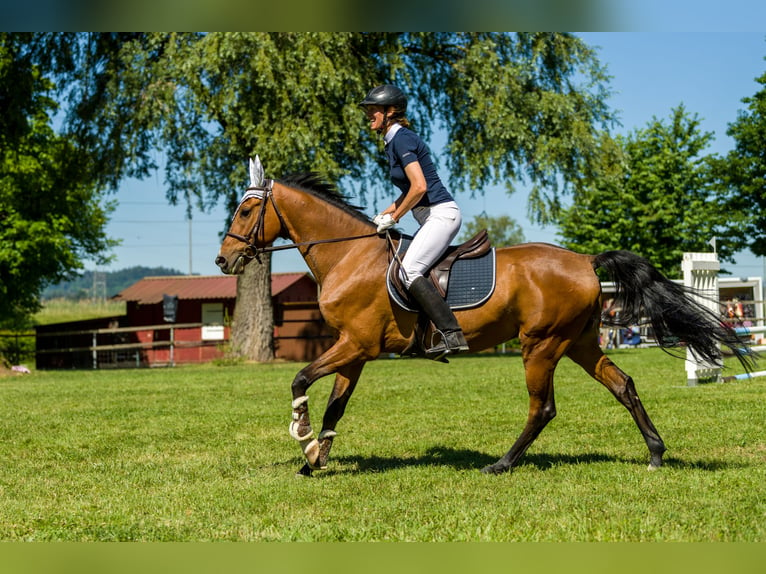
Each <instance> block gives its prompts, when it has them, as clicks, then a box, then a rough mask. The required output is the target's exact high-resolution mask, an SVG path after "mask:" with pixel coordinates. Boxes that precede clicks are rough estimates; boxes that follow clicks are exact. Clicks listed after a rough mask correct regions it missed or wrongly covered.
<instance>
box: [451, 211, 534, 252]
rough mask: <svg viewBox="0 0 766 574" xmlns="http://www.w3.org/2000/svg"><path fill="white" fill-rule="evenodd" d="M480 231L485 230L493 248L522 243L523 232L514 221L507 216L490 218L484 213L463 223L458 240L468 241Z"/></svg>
mask: <svg viewBox="0 0 766 574" xmlns="http://www.w3.org/2000/svg"><path fill="white" fill-rule="evenodd" d="M482 229H486V230H487V233H489V238H490V240H491V241H492V245H493V246H495V247H508V246H510V245H517V244H519V243H524V231H523V230H522V229H521V226H520V225H519V224H518V223H517V222H516V220H514V219H513V218H511V217H509V216H507V215H498V216H490V215H487V214H484V213H482V214H480V215H477V216H475V217H474V218H473V219H472V220H470V221H466V222H464V223H463V226H462V232H461V234H460V240H461V241H468V240H469V239H470V238H471V237H473V236H474V235H476V234H477V233H479V232H480V231H481V230H482Z"/></svg>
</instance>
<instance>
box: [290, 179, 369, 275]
mask: <svg viewBox="0 0 766 574" xmlns="http://www.w3.org/2000/svg"><path fill="white" fill-rule="evenodd" d="M289 189H290V191H289V193H285V194H283V195H282V197H283V200H282V202H281V205H278V207H279V209H281V210H282V217H283V219H284V224H285V226H286V227H287V231H288V235H289V236H290V239H291V240H292V241H293V243H305V242H313V241H322V240H325V239H340V238H346V237H354V236H357V235H367V234H370V233H373V232H374V231H375V228H374V227H372V226H371V225H368V224H366V223H365V222H363V221H360V220H359V219H357V218H356V217H354V216H353V215H351V214H349V213H346V212H345V211H344V210H343V209H341V208H340V207H337V206H335V205H332V204H331V203H329V202H327V201H325V200H323V199H321V198H319V197H316V196H314V195H313V194H310V193H307V192H303V191H300V190H294V189H291V188H289ZM371 240H372V241H376V243H382V242H380V241H378V240H377V239H376V238H375V237H372V238H364V239H350V240H349V241H339V242H333V243H319V244H313V245H307V246H302V247H299V248H298V249H299V250H300V252H301V255H302V256H303V259H304V260H305V261H306V264H307V265H308V266H309V269H311V272H312V274H313V275H314V277H315V278H316V279H317V281H318V282H319V284H320V285H321V284H322V282H323V281H324V279H325V278H326V277H327V275H328V274H329V273H330V272H331V271H332V269H333V268H334V267H335V265H336V264H337V263H338V262H339V261H341V260H342V259H343V258H344V257H345V256H346V255H348V254H349V253H350V252H353V251H357V250H358V248H359V247H361V245H359V243H361V242H369V241H371ZM357 263H358V265H365V264H366V262H364V261H358V262H357ZM368 263H369V262H368Z"/></svg>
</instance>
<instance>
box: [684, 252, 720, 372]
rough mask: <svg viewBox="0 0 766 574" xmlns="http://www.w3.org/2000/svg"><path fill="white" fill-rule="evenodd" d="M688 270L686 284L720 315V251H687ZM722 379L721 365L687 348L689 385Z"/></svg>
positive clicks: (685, 277) (704, 304) (705, 304)
mask: <svg viewBox="0 0 766 574" xmlns="http://www.w3.org/2000/svg"><path fill="white" fill-rule="evenodd" d="M681 269H682V270H683V273H684V285H685V286H687V287H691V288H692V289H694V290H695V292H697V293H699V296H697V295H692V297H693V298H694V299H695V300H696V301H697V302H698V303H699V304H700V305H703V306H705V307H707V308H708V309H710V310H711V311H713V312H714V313H715V314H716V315H718V314H719V313H720V309H719V308H718V272H719V271H720V269H721V263H720V262H719V261H718V253H716V252H712V253H684V255H683V260H682V262H681ZM720 380H721V368H720V367H718V366H716V365H714V364H712V363H708V362H707V361H703V360H699V359H697V358H696V357H695V356H694V355H693V354H692V352H691V350H690V349H688V348H687V349H686V384H687V385H688V386H690V387H693V386H696V385H697V384H699V383H701V382H713V381H715V382H718V381H720Z"/></svg>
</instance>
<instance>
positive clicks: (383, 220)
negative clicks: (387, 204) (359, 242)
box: [372, 213, 396, 233]
mask: <svg viewBox="0 0 766 574" xmlns="http://www.w3.org/2000/svg"><path fill="white" fill-rule="evenodd" d="M372 222H373V223H375V224H376V225H377V226H378V233H383V232H384V231H385V230H386V229H390V228H391V227H393V226H394V225H396V221H395V220H394V218H393V217H392V216H391V214H390V213H379V214H378V215H376V216H375V217H374V218H373V219H372Z"/></svg>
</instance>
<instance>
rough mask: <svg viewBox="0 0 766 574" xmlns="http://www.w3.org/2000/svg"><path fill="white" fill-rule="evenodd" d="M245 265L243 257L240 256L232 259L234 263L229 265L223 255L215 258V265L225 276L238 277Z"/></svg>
mask: <svg viewBox="0 0 766 574" xmlns="http://www.w3.org/2000/svg"><path fill="white" fill-rule="evenodd" d="M245 263H246V260H245V257H244V256H243V255H241V254H240V255H237V257H236V259H234V263H233V264H231V265H230V264H229V260H228V258H226V257H224V256H223V255H219V256H218V257H216V258H215V264H216V265H218V267H219V268H220V269H221V271H222V272H224V273H226V274H227V275H238V274H240V273H242V271H243V270H244V268H245Z"/></svg>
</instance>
